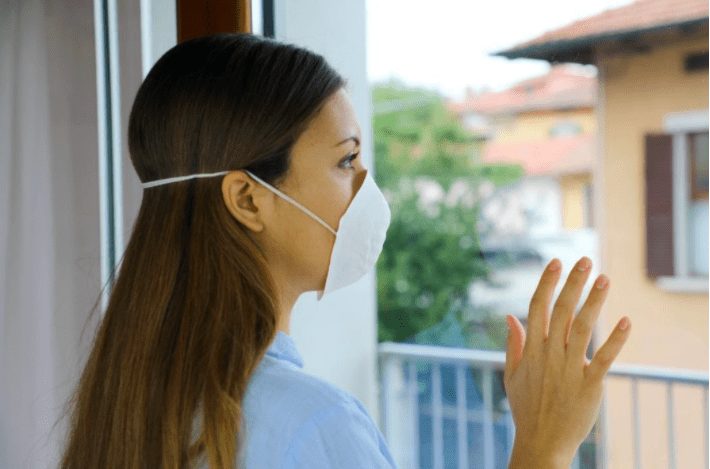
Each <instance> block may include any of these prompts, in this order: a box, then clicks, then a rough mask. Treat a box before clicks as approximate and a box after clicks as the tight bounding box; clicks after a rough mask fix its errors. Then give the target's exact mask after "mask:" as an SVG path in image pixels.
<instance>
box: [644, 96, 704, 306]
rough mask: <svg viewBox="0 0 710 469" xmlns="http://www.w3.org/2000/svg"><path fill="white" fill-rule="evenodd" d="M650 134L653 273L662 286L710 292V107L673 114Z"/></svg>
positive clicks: (648, 203)
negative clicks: (709, 141) (709, 168)
mask: <svg viewBox="0 0 710 469" xmlns="http://www.w3.org/2000/svg"><path fill="white" fill-rule="evenodd" d="M664 130H665V133H662V134H649V135H646V140H645V151H646V154H645V176H646V241H647V243H646V248H647V251H646V260H647V273H648V275H649V276H650V277H654V278H655V279H656V282H657V284H658V286H659V287H661V288H663V289H666V290H669V291H677V292H707V290H708V285H707V282H708V111H707V110H699V111H690V112H682V113H672V114H669V115H667V116H666V118H665V119H664Z"/></svg>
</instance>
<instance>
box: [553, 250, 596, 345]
mask: <svg viewBox="0 0 710 469" xmlns="http://www.w3.org/2000/svg"><path fill="white" fill-rule="evenodd" d="M591 269H592V260H591V259H590V258H588V257H587V256H583V257H582V258H581V259H580V260H579V261H577V263H576V264H575V266H574V268H573V269H572V271H571V272H570V274H569V276H568V277H567V282H565V286H564V287H563V288H562V291H561V292H560V295H559V296H558V297H557V301H555V306H554V308H553V309H552V317H551V318H550V335H549V340H548V341H547V343H548V344H549V346H548V351H550V352H552V353H560V354H562V353H564V350H565V342H566V341H567V329H568V325H569V324H570V322H571V320H572V318H573V317H574V312H575V310H576V308H577V303H579V297H580V295H581V294H582V290H583V289H584V284H585V283H586V282H587V278H588V277H589V272H590V271H591Z"/></svg>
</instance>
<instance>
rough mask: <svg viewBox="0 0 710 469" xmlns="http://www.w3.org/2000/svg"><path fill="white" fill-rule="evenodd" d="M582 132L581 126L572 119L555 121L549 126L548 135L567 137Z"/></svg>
mask: <svg viewBox="0 0 710 469" xmlns="http://www.w3.org/2000/svg"><path fill="white" fill-rule="evenodd" d="M581 133H582V126H581V125H579V123H578V122H575V121H572V120H563V121H559V122H555V124H554V125H553V126H552V127H550V131H549V134H550V137H553V138H554V137H568V136H571V135H578V134H581Z"/></svg>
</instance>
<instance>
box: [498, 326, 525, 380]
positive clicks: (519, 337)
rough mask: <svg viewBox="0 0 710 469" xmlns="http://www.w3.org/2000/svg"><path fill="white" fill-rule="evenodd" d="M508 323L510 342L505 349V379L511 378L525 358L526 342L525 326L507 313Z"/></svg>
mask: <svg viewBox="0 0 710 469" xmlns="http://www.w3.org/2000/svg"><path fill="white" fill-rule="evenodd" d="M505 319H506V321H507V323H508V343H507V348H506V350H505V372H504V378H503V379H504V381H505V382H507V380H508V379H509V378H510V376H511V375H512V374H513V372H514V371H515V369H516V368H517V367H518V364H519V363H520V359H521V358H523V345H524V344H525V328H523V325H522V324H520V322H519V321H518V320H517V318H515V317H514V316H512V315H510V314H509V315H506V318H505Z"/></svg>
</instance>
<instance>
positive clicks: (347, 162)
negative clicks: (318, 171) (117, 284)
mask: <svg viewBox="0 0 710 469" xmlns="http://www.w3.org/2000/svg"><path fill="white" fill-rule="evenodd" d="M359 154H360V152H357V153H352V154H350V155H348V156H346V157H345V159H343V160H341V161H340V164H339V165H338V166H339V167H340V168H343V169H353V168H354V166H353V165H352V162H353V160H354V159H355V158H357V155H359Z"/></svg>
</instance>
